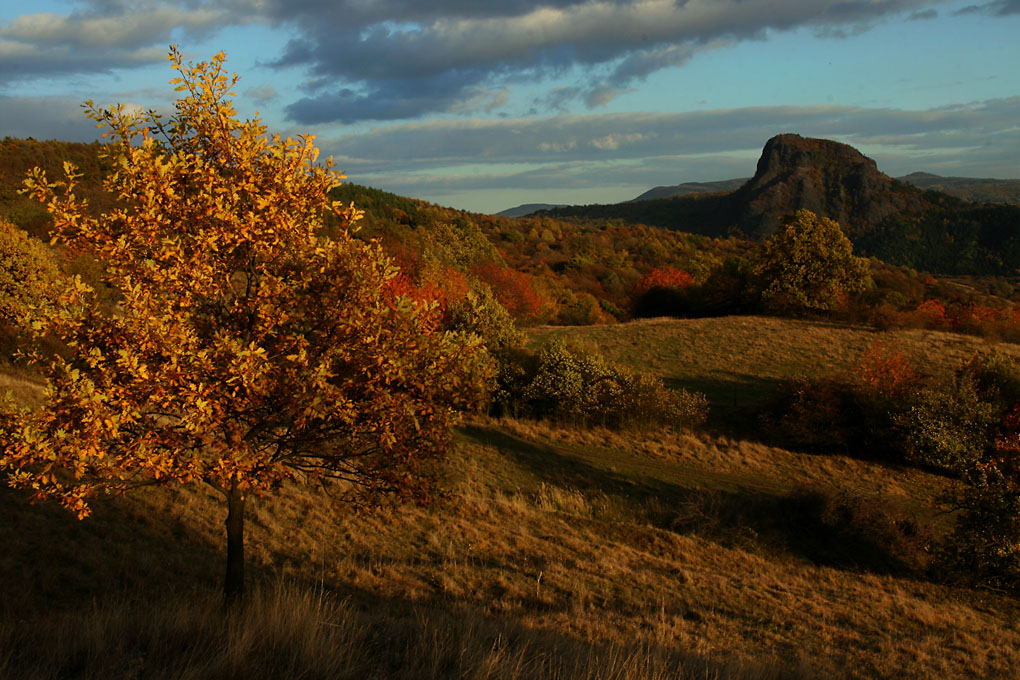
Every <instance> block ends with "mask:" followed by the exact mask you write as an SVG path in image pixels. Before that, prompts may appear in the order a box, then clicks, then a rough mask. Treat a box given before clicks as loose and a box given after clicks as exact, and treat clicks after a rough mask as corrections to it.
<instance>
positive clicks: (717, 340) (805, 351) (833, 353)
mask: <svg viewBox="0 0 1020 680" xmlns="http://www.w3.org/2000/svg"><path fill="white" fill-rule="evenodd" d="M531 338H532V343H533V344H534V345H539V344H541V343H543V342H547V341H551V340H554V339H561V340H565V341H568V342H573V343H575V344H578V345H580V346H582V347H585V348H588V349H592V350H596V351H599V352H601V353H602V354H604V355H605V356H606V357H607V358H609V359H612V360H613V361H616V362H618V363H621V364H623V365H626V366H630V367H631V368H635V369H637V370H641V371H649V372H652V373H654V374H656V375H659V376H661V377H662V378H663V379H664V380H666V381H667V384H670V385H672V386H675V387H683V388H686V389H690V390H697V391H699V392H704V393H705V394H706V395H708V397H709V399H710V401H711V403H712V406H713V408H714V410H715V412H716V416H717V418H716V421H717V422H718V417H719V416H720V414H722V415H725V416H731V415H734V414H738V415H741V416H746V415H747V413H748V412H750V411H753V410H754V409H756V408H757V407H759V406H760V405H761V402H762V401H764V400H765V399H766V398H767V397H768V396H769V395H770V394H772V392H773V391H774V390H775V388H776V387H777V386H778V385H779V384H780V383H781V382H782V381H784V380H788V379H790V378H794V377H798V376H827V375H838V374H843V373H845V372H847V371H848V370H850V369H852V368H853V366H854V365H855V364H856V363H857V361H858V360H859V359H860V357H861V354H862V353H863V352H864V351H865V350H866V349H867V348H868V347H870V346H871V345H872V344H874V343H875V342H881V343H885V344H887V345H889V346H892V347H895V348H897V349H899V350H900V351H902V352H903V353H904V354H905V355H906V356H907V357H909V358H910V359H912V360H913V361H914V362H915V364H916V365H917V366H918V367H919V368H920V370H921V371H922V372H928V373H938V372H940V371H945V370H947V369H951V368H954V367H956V366H958V365H959V364H960V363H962V362H963V361H965V360H967V359H969V358H970V357H971V356H973V355H974V353H975V352H982V351H991V350H992V349H993V348H994V349H995V350H997V351H1001V352H1005V353H1010V354H1014V355H1020V347H1017V346H1016V345H1010V344H996V345H994V346H993V345H991V344H990V343H989V342H988V341H986V340H983V339H981V338H976V337H973V336H968V335H958V334H955V333H943V332H939V331H927V330H899V331H889V332H880V331H876V330H875V329H874V328H871V327H866V326H847V325H840V324H832V323H820V322H814V321H798V320H794V319H782V318H777V317H760V316H732V317H719V318H706V319H685V320H682V321H678V320H673V319H648V320H643V321H635V322H632V323H628V324H618V325H611V326H586V327H580V326H574V327H562V326H543V327H539V328H535V329H533V331H532V333H531Z"/></svg>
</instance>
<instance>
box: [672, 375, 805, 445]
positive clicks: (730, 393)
mask: <svg viewBox="0 0 1020 680" xmlns="http://www.w3.org/2000/svg"><path fill="white" fill-rule="evenodd" d="M663 382H664V383H665V384H666V386H667V387H669V388H670V389H674V390H675V389H684V390H687V391H688V392H701V393H703V394H704V395H705V396H706V397H708V403H709V412H708V420H707V421H706V422H705V425H704V427H705V428H707V429H708V430H710V431H712V432H717V433H720V434H727V435H733V436H740V437H741V438H744V439H748V438H750V439H754V438H755V435H756V433H757V430H758V428H757V424H758V414H759V413H760V412H761V410H762V408H763V407H764V406H765V405H766V404H767V403H768V401H769V399H771V398H772V396H773V395H774V394H775V393H776V391H777V390H778V389H779V387H780V386H781V385H782V384H783V382H785V381H783V380H781V379H779V378H763V377H762V376H758V375H751V374H749V373H730V374H727V375H726V376H725V377H722V376H719V377H694V378H684V379H682V380H681V379H679V378H667V379H665V380H664V381H663Z"/></svg>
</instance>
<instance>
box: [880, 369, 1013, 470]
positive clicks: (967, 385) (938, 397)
mask: <svg viewBox="0 0 1020 680" xmlns="http://www.w3.org/2000/svg"><path fill="white" fill-rule="evenodd" d="M892 419H893V422H894V424H895V426H896V429H897V431H898V433H899V435H900V441H901V446H902V448H903V453H904V457H905V458H906V459H907V460H908V461H911V462H914V463H920V464H922V465H928V466H931V467H934V468H937V469H941V470H946V471H950V472H954V473H958V474H959V473H962V472H963V471H965V470H967V469H969V468H970V467H971V466H973V465H974V463H975V462H976V461H977V459H978V457H979V456H980V455H981V453H982V451H983V450H984V447H985V445H986V444H987V443H988V442H989V440H990V438H991V436H992V432H993V431H994V430H993V428H994V426H995V424H996V422H997V420H998V414H997V413H996V409H995V407H994V405H992V404H990V403H989V402H987V401H984V400H982V399H981V396H980V395H979V394H978V391H977V388H976V385H975V382H974V380H973V378H971V377H970V376H968V375H966V374H965V373H964V372H961V373H959V374H958V375H956V376H953V377H951V378H947V379H943V380H936V381H930V382H929V383H928V384H927V385H925V386H923V387H922V388H921V389H919V390H918V391H917V392H916V393H915V394H913V395H912V398H911V399H910V400H909V401H908V402H907V403H906V404H904V405H903V406H901V407H900V408H899V409H898V410H896V411H895V412H894V413H893V414H892Z"/></svg>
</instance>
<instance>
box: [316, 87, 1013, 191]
mask: <svg viewBox="0 0 1020 680" xmlns="http://www.w3.org/2000/svg"><path fill="white" fill-rule="evenodd" d="M1017 120H1020V97H1012V98H1008V99H997V100H990V101H985V102H978V103H974V104H968V105H961V106H952V107H942V108H935V109H928V110H922V111H912V110H902V109H888V108H883V109H877V108H876V109H868V108H862V107H847V106H799V107H798V106H778V107H751V108H741V109H723V110H714V111H699V112H693V113H677V114H661V113H655V114H653V113H628V114H586V115H558V116H552V117H547V118H527V119H510V120H479V119H473V120H433V121H428V122H411V123H403V124H397V125H390V126H387V127H382V128H377V129H374V130H371V131H369V132H366V133H361V134H350V135H345V136H340V137H337V138H333V139H321V138H320V142H321V143H322V147H323V151H324V152H326V153H331V154H333V155H334V156H335V157H336V159H337V162H338V164H339V165H340V167H342V168H343V169H344V170H345V171H346V172H347V173H348V175H349V176H350V178H351V181H353V182H357V183H363V184H372V185H373V186H380V187H383V188H386V189H388V190H391V191H396V192H397V193H402V194H405V195H416V196H424V197H427V198H429V200H433V201H436V200H441V199H442V198H443V197H444V196H448V197H451V198H450V200H458V201H459V200H463V199H462V198H459V197H461V196H463V195H467V193H468V192H470V191H482V190H485V191H497V190H498V191H504V192H505V191H509V190H519V191H521V192H538V194H537V195H540V196H543V198H535V199H534V200H546V199H554V198H555V196H553V195H552V194H554V193H555V192H556V191H559V192H570V191H572V190H576V191H580V190H582V189H584V190H586V191H587V192H588V195H605V196H608V197H609V198H606V199H605V200H623V199H624V198H627V197H632V196H622V197H621V196H620V195H619V194H620V192H621V191H623V192H624V193H626V191H627V187H632V188H637V189H640V190H641V191H643V190H644V189H647V188H650V187H651V186H655V185H659V184H673V183H677V182H681V181H708V180H716V179H728V178H731V177H741V176H750V175H751V174H753V172H754V164H755V161H756V160H757V158H758V156H759V155H760V153H761V149H762V146H763V145H764V144H765V142H766V141H767V140H768V139H769V138H770V137H772V136H774V135H776V134H780V133H784V132H796V133H799V134H802V135H805V136H809V137H822V138H826V139H835V140H837V141H842V142H845V143H848V144H851V145H853V146H855V147H857V148H859V149H861V150H862V151H864V152H865V153H867V154H869V155H871V156H872V157H873V158H875V159H876V160H877V161H878V162H879V167H880V168H881V169H882V170H883V171H885V172H888V173H890V174H893V175H900V174H906V173H908V172H912V171H914V170H928V171H931V172H938V173H940V174H958V175H965V176H968V175H969V176H993V177H994V176H999V177H1010V176H1017V175H1020V168H1018V167H1017V165H1016V157H1015V149H1016V148H1018V146H1020V126H1018V125H1017V122H1016V121H1017ZM642 187H643V188H642ZM554 190H555V191H554ZM637 193H640V191H638V192H636V193H634V195H637ZM471 200H478V199H471ZM591 200H592V199H588V202H591ZM518 202H521V203H523V202H527V200H525V198H524V197H523V196H522V200H520V201H518ZM549 202H556V200H549ZM508 205H509V204H508ZM471 207H473V208H475V209H489V208H491V209H499V206H491V205H490V206H480V205H477V204H471ZM503 207H506V206H503Z"/></svg>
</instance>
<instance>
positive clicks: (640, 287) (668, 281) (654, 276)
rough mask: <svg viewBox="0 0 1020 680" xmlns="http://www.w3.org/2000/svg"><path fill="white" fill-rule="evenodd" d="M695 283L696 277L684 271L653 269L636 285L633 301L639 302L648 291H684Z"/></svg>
mask: <svg viewBox="0 0 1020 680" xmlns="http://www.w3.org/2000/svg"><path fill="white" fill-rule="evenodd" d="M693 283H694V277H693V276H691V275H690V274H688V273H687V272H685V271H684V270H683V269H677V268H675V267H665V268H663V269H653V270H651V271H650V272H648V273H647V274H645V275H644V276H642V277H641V278H640V279H638V282H637V283H636V284H634V288H633V290H632V291H631V299H633V300H638V299H640V298H641V296H643V295H644V294H645V293H647V292H648V291H650V290H652V289H655V288H666V289H669V288H676V289H679V290H683V289H685V288H687V287H689V286H691V285H692V284H693Z"/></svg>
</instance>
